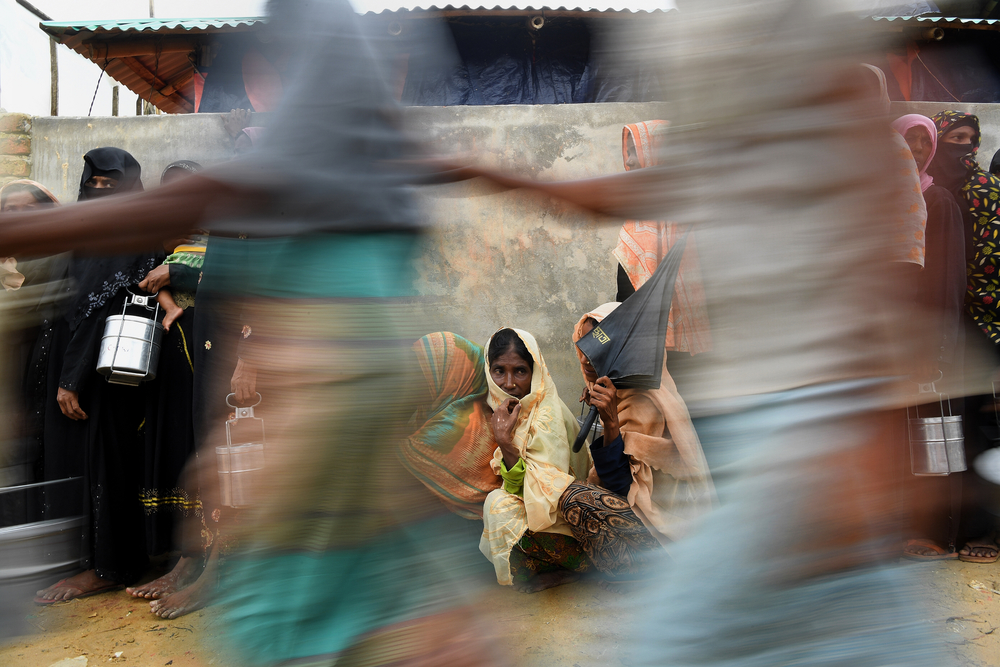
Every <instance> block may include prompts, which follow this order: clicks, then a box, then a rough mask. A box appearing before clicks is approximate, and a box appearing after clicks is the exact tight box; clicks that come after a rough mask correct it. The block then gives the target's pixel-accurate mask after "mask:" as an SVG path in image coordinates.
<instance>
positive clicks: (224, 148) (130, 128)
mask: <svg viewBox="0 0 1000 667" xmlns="http://www.w3.org/2000/svg"><path fill="white" fill-rule="evenodd" d="M32 140H33V144H32V145H33V151H32V163H33V164H32V172H31V173H32V176H31V177H32V178H33V179H34V180H36V181H38V182H39V183H42V184H44V185H45V186H46V187H48V188H49V189H50V190H52V192H53V194H55V195H56V196H57V197H59V200H60V201H62V202H70V201H76V197H77V194H78V193H79V191H80V174H82V173H83V156H84V154H85V153H87V151H90V150H92V149H94V148H98V147H100V146H117V147H118V148H123V149H125V150H127V151H128V152H129V153H131V154H132V155H134V156H135V158H136V159H137V160H138V161H139V164H141V165H142V184H143V187H145V188H146V189H149V188H152V187H155V186H156V185H158V184H159V182H160V172H162V171H163V168H164V167H166V166H167V165H168V164H170V163H171V162H173V161H174V160H195V161H196V162H200V163H202V164H203V165H204V166H209V165H212V164H217V163H219V162H222V161H225V160H228V159H231V158H232V156H233V141H232V139H231V138H230V137H229V134H227V133H226V131H225V128H223V126H222V116H221V115H219V114H198V115H196V114H190V115H176V116H168V115H162V116H133V117H117V118H115V117H105V118H65V117H61V116H56V117H53V116H39V117H36V118H34V120H33V123H32Z"/></svg>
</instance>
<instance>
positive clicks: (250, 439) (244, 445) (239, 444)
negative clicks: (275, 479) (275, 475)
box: [215, 394, 264, 507]
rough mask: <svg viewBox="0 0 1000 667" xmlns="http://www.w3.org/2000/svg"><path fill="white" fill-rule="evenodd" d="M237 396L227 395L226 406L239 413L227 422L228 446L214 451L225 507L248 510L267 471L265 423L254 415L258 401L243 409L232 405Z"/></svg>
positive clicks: (220, 492) (258, 395) (221, 495)
mask: <svg viewBox="0 0 1000 667" xmlns="http://www.w3.org/2000/svg"><path fill="white" fill-rule="evenodd" d="M233 396H235V394H229V395H228V396H226V405H228V406H229V407H231V408H233V409H235V410H236V412H235V414H234V415H233V418H232V419H228V420H226V446H225V447H221V446H220V447H216V448H215V459H216V464H217V466H218V469H219V494H220V497H221V501H222V504H223V505H226V506H228V507H246V506H247V505H252V504H253V502H254V501H255V500H256V498H255V495H256V494H255V491H256V486H257V484H258V483H259V479H260V475H261V474H263V469H264V420H263V419H261V418H260V417H256V416H254V413H253V409H254V408H255V407H256V406H258V405H260V394H257V399H258V400H257V402H256V403H255V404H254V405H252V406H250V407H247V408H241V407H238V406H235V405H233V404H232V403H230V402H229V399H230V398H232V397H233Z"/></svg>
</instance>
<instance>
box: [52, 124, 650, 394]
mask: <svg viewBox="0 0 1000 667" xmlns="http://www.w3.org/2000/svg"><path fill="white" fill-rule="evenodd" d="M651 114H654V115H655V112H654V111H653V110H652V108H651V107H650V106H644V105H627V104H603V105H565V106H530V107H529V106H510V107H453V108H420V109H409V110H408V118H409V120H410V121H411V125H412V128H413V131H414V133H415V134H417V135H418V136H421V137H424V138H426V139H427V140H428V141H429V142H430V143H431V144H432V145H433V146H434V147H435V148H436V150H438V151H440V152H445V153H454V152H468V153H475V154H476V155H477V156H481V157H482V159H483V161H485V162H486V163H488V164H492V165H493V166H496V167H499V168H502V169H505V170H509V171H514V172H516V173H519V174H523V175H526V176H531V177H537V178H541V179H562V178H582V177H586V176H593V175H599V174H607V173H614V172H616V171H622V158H621V131H622V125H624V124H625V123H627V122H634V121H635V120H642V119H646V118H650V117H652V116H651ZM255 122H260V123H261V124H265V123H266V120H264V119H263V118H262V119H261V120H260V121H255ZM32 136H33V141H34V144H33V146H34V154H33V158H32V159H33V168H32V178H34V179H35V180H37V181H39V182H41V183H44V184H45V185H46V186H48V187H49V188H51V189H52V191H53V192H54V193H55V194H56V195H57V196H58V197H59V198H60V200H62V201H64V202H69V201H74V200H75V199H76V196H77V191H78V188H79V181H80V174H81V172H82V169H83V155H84V153H86V152H87V151H88V150H91V149H92V148H96V147H98V146H118V147H121V148H124V149H125V150H127V151H129V152H130V153H132V154H133V155H134V156H135V157H136V159H138V160H139V162H140V164H142V171H143V184H144V186H145V187H146V188H152V187H155V186H156V185H157V183H158V182H159V175H160V172H161V171H162V170H163V168H164V167H165V166H166V165H167V164H169V163H170V162H172V161H174V160H179V159H188V160H196V161H198V162H201V163H202V164H204V165H206V166H207V165H211V164H216V163H218V162H221V161H224V160H228V159H230V158H231V157H232V141H231V139H230V138H229V135H228V134H226V132H225V130H224V128H223V125H222V117H221V116H219V115H216V114H199V115H189V116H144V117H137V118H35V119H33V126H32ZM421 202H422V204H423V215H425V216H426V217H427V219H428V220H429V221H431V222H433V223H434V227H433V231H432V232H431V233H430V234H429V235H428V237H427V240H426V245H425V252H424V254H423V256H422V258H421V260H420V262H419V264H418V275H419V277H418V282H417V287H418V290H419V291H420V293H421V294H423V295H426V297H427V309H428V311H429V312H430V313H433V315H435V316H436V317H437V319H438V321H439V322H440V327H441V328H443V329H448V330H451V331H455V332H456V333H459V334H461V335H463V336H466V337H467V338H470V339H471V340H474V341H477V342H480V343H482V342H485V340H486V339H487V338H488V337H489V336H490V334H492V333H493V332H494V331H495V330H496V329H497V328H499V327H501V326H504V325H506V326H515V327H518V328H522V329H526V330H528V331H530V332H532V333H533V334H535V336H536V337H537V338H538V341H539V345H540V346H541V349H542V353H543V354H544V355H545V358H546V362H547V363H548V365H549V368H550V370H551V371H552V374H553V376H554V378H555V380H556V384H557V385H558V387H559V388H560V390H561V392H562V394H563V398H564V399H565V400H566V401H567V403H569V404H571V405H574V407H575V401H576V397H577V392H579V385H580V378H579V366H578V364H577V361H576V357H575V356H574V354H573V352H572V349H571V347H570V343H569V335H570V333H571V332H572V326H573V324H574V323H575V322H576V320H577V319H578V318H579V316H580V315H581V314H582V313H583V312H584V311H585V310H588V309H589V308H591V307H593V306H597V305H599V304H601V303H604V302H605V301H609V300H611V299H613V298H614V294H615V269H614V266H613V264H612V258H611V254H610V253H611V248H612V247H613V246H614V242H615V239H616V238H617V227H616V226H615V225H605V226H602V227H595V226H593V225H592V224H590V223H591V219H590V218H588V217H587V216H586V215H585V214H582V213H580V212H579V211H575V210H572V209H570V208H568V207H566V206H565V205H562V204H558V203H556V204H553V203H552V202H549V201H547V200H545V199H544V198H538V197H537V196H534V195H531V194H526V193H523V192H498V191H495V190H493V189H491V188H490V187H489V186H487V185H485V184H483V183H480V182H473V183H467V184H459V185H454V186H441V187H433V188H426V189H424V190H423V191H422V194H421Z"/></svg>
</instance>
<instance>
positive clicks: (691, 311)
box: [614, 120, 712, 354]
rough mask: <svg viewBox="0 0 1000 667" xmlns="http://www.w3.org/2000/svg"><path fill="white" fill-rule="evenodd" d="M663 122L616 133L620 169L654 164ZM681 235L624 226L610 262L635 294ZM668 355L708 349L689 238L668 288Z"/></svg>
mask: <svg viewBox="0 0 1000 667" xmlns="http://www.w3.org/2000/svg"><path fill="white" fill-rule="evenodd" d="M667 125H668V123H667V121H665V120H647V121H643V122H640V123H633V124H631V125H626V126H625V128H624V130H622V158H623V160H624V162H625V169H626V171H628V170H629V169H631V168H640V169H641V168H643V167H649V166H652V165H655V164H658V163H659V160H660V151H661V149H662V145H663V141H664V138H665V137H664V135H665V134H666V131H667ZM630 141H631V143H632V144H633V145H634V146H635V160H633V162H632V165H631V166H630V164H629V151H628V148H629V143H630ZM683 232H684V230H683V229H681V228H680V227H678V225H676V224H674V223H672V222H659V221H652V220H645V221H642V220H629V221H628V222H626V223H625V224H624V225H622V228H621V231H620V232H619V233H618V245H617V247H615V250H614V256H615V258H616V259H617V260H618V262H619V264H621V265H622V267H623V268H624V269H625V272H626V273H627V274H628V277H629V280H630V281H631V282H632V286H633V287H634V288H635V289H639V288H640V287H641V286H642V285H643V284H644V283H645V282H646V281H647V280H649V277H650V276H652V275H653V272H654V271H655V270H656V267H657V265H658V264H659V263H660V260H661V259H663V257H664V256H665V255H666V254H667V252H668V251H669V250H670V248H671V247H672V246H673V244H674V243H676V242H677V240H678V239H679V238H680V237H681V236H682V234H683ZM666 347H667V349H668V350H675V351H680V352H690V353H691V354H698V353H699V352H706V351H708V350H710V349H712V337H711V334H710V333H709V324H708V312H707V310H706V308H705V292H704V289H703V288H702V282H701V271H700V269H699V263H698V249H697V247H696V246H695V243H694V238H692V237H689V238H688V240H687V249H686V250H685V252H684V258H683V259H682V260H681V267H680V271H679V272H678V274H677V282H676V284H675V287H674V300H673V304H672V305H671V307H670V319H669V321H668V323H667V340H666Z"/></svg>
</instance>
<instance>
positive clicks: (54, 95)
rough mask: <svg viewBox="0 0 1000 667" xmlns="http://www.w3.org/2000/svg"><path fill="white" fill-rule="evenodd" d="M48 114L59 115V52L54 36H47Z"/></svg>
mask: <svg viewBox="0 0 1000 667" xmlns="http://www.w3.org/2000/svg"><path fill="white" fill-rule="evenodd" d="M49 115H50V116H58V115H59V53H58V52H57V51H56V39H55V37H49Z"/></svg>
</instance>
